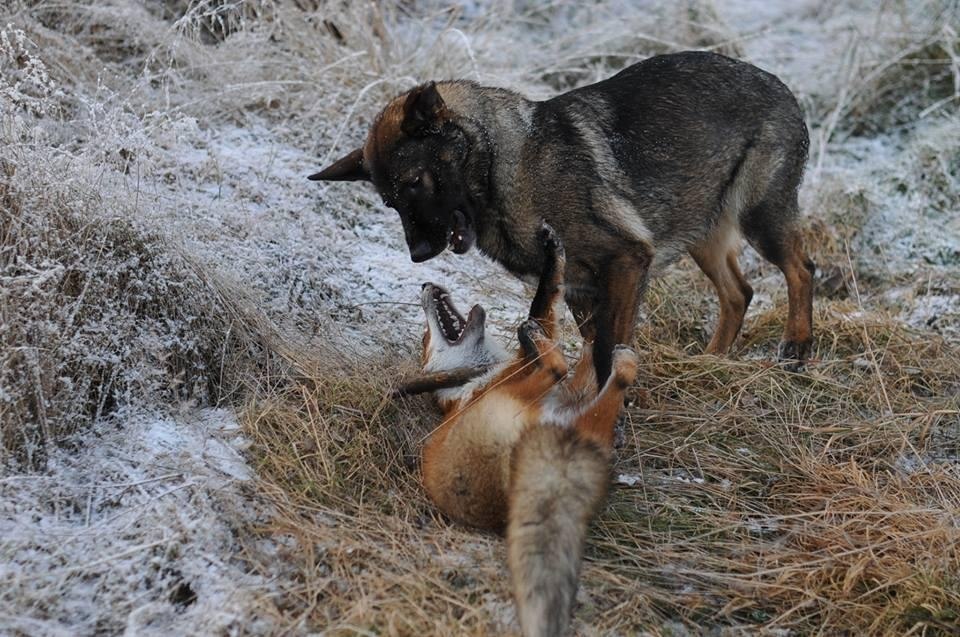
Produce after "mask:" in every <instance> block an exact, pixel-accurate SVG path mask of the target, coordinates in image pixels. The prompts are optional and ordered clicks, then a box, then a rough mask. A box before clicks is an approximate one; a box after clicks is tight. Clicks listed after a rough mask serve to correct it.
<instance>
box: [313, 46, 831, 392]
mask: <svg viewBox="0 0 960 637" xmlns="http://www.w3.org/2000/svg"><path fill="white" fill-rule="evenodd" d="M808 143H809V140H808V135H807V128H806V124H805V123H804V120H803V115H802V113H801V111H800V106H799V105H798V104H797V100H796V98H795V97H794V96H793V94H792V93H791V92H790V90H789V89H788V88H787V87H786V86H784V84H783V83H782V82H781V81H780V80H779V79H777V78H776V77H775V76H773V75H771V74H770V73H767V72H765V71H762V70H760V69H758V68H757V67H755V66H752V65H750V64H747V63H745V62H741V61H738V60H734V59H731V58H728V57H724V56H722V55H717V54H714V53H706V52H685V53H675V54H670V55H659V56H656V57H652V58H649V59H647V60H644V61H643V62H639V63H637V64H634V65H633V66H630V67H628V68H626V69H624V70H623V71H621V72H620V73H618V74H617V75H615V76H614V77H612V78H610V79H607V80H604V81H602V82H598V83H596V84H592V85H589V86H585V87H582V88H579V89H576V90H573V91H570V92H568V93H564V94H562V95H558V96H557V97H554V98H553V99H550V100H547V101H543V102H534V101H530V100H528V99H525V98H524V97H523V96H521V95H519V94H517V93H514V92H512V91H508V90H505V89H500V88H490V87H485V86H480V85H478V84H476V83H473V82H467V81H445V82H436V83H435V82H429V83H427V84H424V85H422V86H418V87H416V88H414V89H412V90H410V91H408V92H407V93H404V94H402V95H400V96H399V97H397V98H395V99H393V100H392V101H391V102H390V103H389V104H387V106H386V108H384V109H383V111H382V112H381V113H380V114H379V116H378V117H377V118H376V120H375V122H374V124H373V127H372V128H371V130H370V132H369V134H368V136H367V140H366V143H365V144H364V145H363V146H362V147H361V148H358V149H356V150H354V151H353V152H351V153H349V154H348V155H346V156H345V157H343V158H342V159H340V160H338V161H336V162H335V163H333V164H332V165H330V166H328V167H327V168H325V169H324V170H322V171H320V172H318V173H316V174H314V175H311V176H310V179H313V180H327V181H338V180H339V181H342V180H368V181H371V182H373V185H374V186H375V187H376V189H377V191H378V192H379V193H380V195H381V196H382V198H383V201H384V203H385V204H386V205H387V206H389V207H391V208H395V209H396V210H397V211H398V212H399V213H400V220H401V223H402V224H403V230H404V234H405V235H406V241H407V246H408V247H409V249H410V257H411V258H412V259H413V261H415V262H420V261H424V260H426V259H430V258H432V257H434V256H436V255H437V254H439V253H440V252H442V251H443V250H444V249H445V248H446V247H448V246H449V247H450V248H451V249H452V250H453V252H455V253H458V254H460V253H464V252H466V251H467V250H469V249H470V248H471V246H473V245H474V244H476V245H477V247H478V248H479V249H480V251H481V252H483V253H484V254H486V255H488V256H490V257H492V258H493V259H494V260H496V261H498V262H500V263H501V264H503V265H504V266H505V267H506V268H507V269H508V270H510V271H511V272H512V273H514V274H515V275H518V276H520V277H524V278H534V277H535V276H536V275H537V274H539V271H540V268H541V264H542V262H543V260H542V256H541V248H540V245H539V242H538V241H537V239H536V235H537V231H538V229H539V228H540V225H541V223H542V222H543V221H546V222H547V223H549V224H550V225H551V226H552V227H553V228H555V229H556V231H557V233H558V234H559V235H560V237H561V238H562V240H563V242H564V245H565V246H566V251H567V258H568V267H567V274H566V288H565V289H566V300H567V304H568V305H569V306H570V308H571V310H572V311H573V314H574V317H575V318H576V319H577V322H578V324H579V325H580V327H581V332H582V333H583V336H584V338H586V339H588V340H592V341H593V343H594V365H595V367H596V375H597V380H598V382H599V383H600V384H601V385H602V384H603V383H604V381H605V380H606V379H607V377H608V376H609V374H610V370H611V364H612V356H613V349H614V345H615V344H617V343H630V342H631V337H632V334H633V329H634V327H635V324H636V319H637V312H638V303H639V301H640V299H641V297H642V294H643V290H644V288H645V285H646V282H647V280H648V277H649V275H650V273H651V272H656V271H657V270H659V269H660V268H662V267H663V266H665V265H667V264H669V263H671V262H673V261H674V260H676V259H677V258H679V257H680V256H681V255H682V254H683V253H684V252H688V253H689V254H690V255H691V256H692V257H693V259H694V260H695V261H696V263H697V264H698V265H699V266H700V268H701V269H702V270H703V271H704V273H705V274H706V275H707V277H709V279H710V280H711V281H712V282H713V285H714V287H715V288H716V290H717V294H718V296H719V300H720V316H719V321H718V325H717V328H716V332H715V333H714V335H713V338H712V339H711V340H710V343H709V344H708V345H707V348H706V351H707V352H708V353H724V352H727V351H728V350H729V348H730V346H731V345H732V344H733V342H734V340H735V339H736V337H737V334H738V333H739V331H740V327H741V325H742V323H743V317H744V314H745V313H746V310H747V305H748V304H749V303H750V299H751V297H752V295H753V290H752V288H751V287H750V285H749V284H748V283H747V281H746V280H745V279H744V277H743V274H742V273H741V272H740V268H739V266H738V264H737V257H738V254H739V249H740V237H741V236H744V237H746V239H747V241H748V242H749V243H750V244H751V245H753V246H754V248H756V250H757V251H758V252H759V253H760V254H761V255H763V257H765V258H766V259H767V260H769V261H770V262H771V263H773V264H775V265H776V266H777V267H778V268H780V270H781V271H782V272H783V274H784V276H785V278H786V281H787V293H788V298H789V312H788V316H787V323H786V327H785V329H784V334H783V340H782V342H781V345H780V358H781V359H782V360H785V361H789V362H790V365H791V366H792V367H799V366H800V365H802V363H803V361H804V360H805V359H806V357H807V355H808V353H809V351H810V347H811V342H812V329H813V328H812V313H813V289H812V280H813V272H814V266H813V263H812V262H811V261H810V260H809V259H808V258H807V256H806V255H805V253H804V251H803V248H802V246H801V240H800V231H799V229H798V225H799V224H798V215H799V210H798V204H797V189H798V186H799V184H800V180H801V177H802V175H803V168H804V164H805V162H806V158H807V147H808Z"/></svg>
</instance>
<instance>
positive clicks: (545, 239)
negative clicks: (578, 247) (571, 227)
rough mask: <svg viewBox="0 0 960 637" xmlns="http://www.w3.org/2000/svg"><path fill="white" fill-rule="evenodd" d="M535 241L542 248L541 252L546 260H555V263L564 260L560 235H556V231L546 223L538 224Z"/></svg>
mask: <svg viewBox="0 0 960 637" xmlns="http://www.w3.org/2000/svg"><path fill="white" fill-rule="evenodd" d="M537 239H538V240H539V241H540V245H542V246H543V251H544V253H545V254H546V255H547V258H548V259H555V260H557V261H565V260H566V255H565V253H564V250H563V242H562V241H561V240H560V235H558V234H557V231H556V230H554V229H553V226H551V225H550V224H549V223H547V222H546V221H544V222H543V223H541V224H540V230H539V231H538V232H537Z"/></svg>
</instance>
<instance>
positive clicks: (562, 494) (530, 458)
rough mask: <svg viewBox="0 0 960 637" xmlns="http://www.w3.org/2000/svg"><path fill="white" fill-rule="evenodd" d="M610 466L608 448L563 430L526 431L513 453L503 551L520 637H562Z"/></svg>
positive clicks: (568, 618) (536, 429)
mask: <svg viewBox="0 0 960 637" xmlns="http://www.w3.org/2000/svg"><path fill="white" fill-rule="evenodd" d="M609 461H610V454H609V452H608V451H607V450H604V449H603V448H601V446H600V445H598V444H597V443H595V442H592V441H589V440H586V439H584V438H582V437H580V436H579V435H578V434H577V432H576V431H574V430H573V429H568V428H563V427H552V426H539V427H532V428H530V429H528V430H527V431H526V432H524V434H523V437H522V438H521V439H520V441H519V442H518V444H517V445H516V447H515V448H514V452H513V458H512V466H511V475H510V509H509V518H508V523H507V552H508V562H509V565H510V574H511V577H512V579H513V594H514V597H515V598H516V603H517V614H518V616H519V619H520V628H521V630H522V632H523V635H524V637H555V636H560V635H564V634H566V631H567V627H568V625H569V623H570V616H571V614H572V612H573V601H574V598H575V596H576V593H577V580H578V578H579V575H580V561H581V558H582V556H583V544H584V540H585V537H586V533H587V526H588V525H589V524H590V520H591V519H592V518H593V516H594V514H595V513H596V512H597V510H598V509H599V508H600V505H601V504H602V503H603V501H604V498H605V497H606V493H607V486H608V485H609V481H610V473H609V472H610V470H609Z"/></svg>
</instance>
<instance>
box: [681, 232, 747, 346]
mask: <svg viewBox="0 0 960 637" xmlns="http://www.w3.org/2000/svg"><path fill="white" fill-rule="evenodd" d="M738 239H739V232H738V230H737V228H735V227H734V226H733V225H732V224H730V223H726V222H721V224H720V225H719V226H717V228H716V229H715V230H714V231H713V232H712V233H711V234H710V236H708V237H707V238H706V240H705V241H703V242H701V243H700V244H699V245H697V246H694V247H692V248H690V256H692V257H693V260H694V261H696V262H697V265H698V266H700V269H701V270H703V272H704V274H706V275H707V277H708V278H709V279H710V281H711V282H712V283H713V287H714V288H716V290H717V296H718V297H719V299H720V317H719V318H718V320H717V329H716V331H715V332H714V333H713V338H711V339H710V343H709V344H708V345H707V348H706V349H705V350H704V351H705V352H706V353H707V354H725V353H726V352H727V351H729V350H730V346H731V345H733V341H734V340H736V338H737V334H739V333H740V327H741V326H742V325H743V317H744V315H745V314H746V313H747V307H748V306H749V305H750V300H751V299H752V298H753V288H751V287H750V284H749V283H747V280H746V279H744V278H743V274H742V273H741V272H740V265H739V264H738V263H737V254H738V253H739V247H738V246H737V241H738Z"/></svg>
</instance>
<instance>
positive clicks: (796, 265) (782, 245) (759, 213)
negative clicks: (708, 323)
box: [742, 194, 816, 370]
mask: <svg viewBox="0 0 960 637" xmlns="http://www.w3.org/2000/svg"><path fill="white" fill-rule="evenodd" d="M792 199H793V200H792V201H790V202H788V203H786V204H784V205H786V206H787V208H788V210H787V214H784V213H783V210H773V209H771V208H772V206H774V205H776V204H774V203H769V202H763V203H761V204H760V205H758V206H755V207H754V208H752V209H751V210H748V211H747V212H746V214H745V215H744V217H743V220H742V226H743V230H744V233H745V234H746V236H747V238H748V240H749V241H750V243H751V244H752V245H753V246H754V247H756V249H757V251H758V252H760V254H761V255H763V257H764V258H765V259H767V260H768V261H770V262H771V263H773V264H774V265H775V266H777V267H778V268H780V271H781V272H783V276H784V277H785V278H786V280H787V299H788V303H789V307H788V309H787V324H786V326H785V327H784V330H783V340H782V341H781V342H780V351H779V356H780V360H781V361H787V362H790V363H791V364H790V366H789V369H793V370H796V369H799V367H801V366H802V365H803V362H804V361H805V360H806V359H807V356H808V355H809V354H810V349H811V346H812V343H813V275H814V272H815V271H816V268H815V266H814V264H813V261H811V260H810V259H809V258H808V257H807V255H806V253H805V252H804V250H803V245H802V240H801V237H800V229H799V227H798V224H797V222H796V212H795V211H796V195H795V194H794V195H793V197H792ZM790 208H792V210H790Z"/></svg>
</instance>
